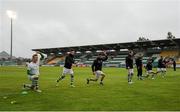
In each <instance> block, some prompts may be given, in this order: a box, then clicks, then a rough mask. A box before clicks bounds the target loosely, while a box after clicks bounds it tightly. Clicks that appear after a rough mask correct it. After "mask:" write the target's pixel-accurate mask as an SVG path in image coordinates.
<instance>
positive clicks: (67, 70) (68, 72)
mask: <svg viewBox="0 0 180 112" xmlns="http://www.w3.org/2000/svg"><path fill="white" fill-rule="evenodd" d="M62 74H63V75H66V74H70V75H73V74H74V72H73V70H72V69H67V68H65V67H64V68H63V73H62Z"/></svg>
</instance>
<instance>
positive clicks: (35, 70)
mask: <svg viewBox="0 0 180 112" xmlns="http://www.w3.org/2000/svg"><path fill="white" fill-rule="evenodd" d="M37 62H38V55H37V54H34V55H33V56H32V62H31V63H29V64H28V68H27V74H28V78H29V80H30V81H32V84H24V88H29V89H32V90H35V91H37V92H41V90H39V86H38V80H39V64H38V63H37Z"/></svg>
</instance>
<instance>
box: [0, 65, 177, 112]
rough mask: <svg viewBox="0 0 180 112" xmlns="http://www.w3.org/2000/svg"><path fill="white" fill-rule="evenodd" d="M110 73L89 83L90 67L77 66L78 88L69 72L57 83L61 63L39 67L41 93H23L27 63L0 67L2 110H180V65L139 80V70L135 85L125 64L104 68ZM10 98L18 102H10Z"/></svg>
mask: <svg viewBox="0 0 180 112" xmlns="http://www.w3.org/2000/svg"><path fill="white" fill-rule="evenodd" d="M103 71H104V72H105V73H106V74H107V75H106V77H105V80H104V86H100V85H99V82H92V83H90V84H89V85H87V84H86V78H88V77H92V76H93V75H92V72H91V68H74V72H75V86H76V87H75V88H71V87H70V86H69V84H70V76H69V75H68V76H67V77H66V78H65V80H63V81H62V82H60V86H59V87H55V81H56V79H57V77H58V76H59V74H60V73H61V72H62V68H60V67H41V68H40V73H41V75H40V80H39V83H40V89H41V90H42V93H36V92H33V91H28V94H27V95H22V94H21V92H22V84H23V83H30V82H29V81H28V79H27V75H26V68H25V67H18V66H17V67H0V111H2V110H6V111H10V110H19V111H20V110H21V111H25V110H32V111H33V110H34V111H38V110H51V111H52V110H138V111H139V110H163V111H165V110H167V111H169V110H180V69H177V71H176V72H174V71H173V70H172V69H168V71H167V75H166V77H165V78H164V79H163V78H162V77H161V76H157V77H156V79H155V80H152V79H150V78H149V79H145V80H143V81H139V80H137V77H136V73H137V72H136V71H135V75H134V77H133V79H134V82H135V83H133V84H132V85H128V83H127V72H126V70H125V69H124V68H104V69H103ZM11 101H16V103H14V104H11V103H10V102H11Z"/></svg>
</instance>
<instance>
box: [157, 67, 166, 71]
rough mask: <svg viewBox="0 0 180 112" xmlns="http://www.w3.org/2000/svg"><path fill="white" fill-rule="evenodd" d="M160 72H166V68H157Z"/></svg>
mask: <svg viewBox="0 0 180 112" xmlns="http://www.w3.org/2000/svg"><path fill="white" fill-rule="evenodd" d="M157 71H158V72H166V68H157Z"/></svg>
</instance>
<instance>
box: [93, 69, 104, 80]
mask: <svg viewBox="0 0 180 112" xmlns="http://www.w3.org/2000/svg"><path fill="white" fill-rule="evenodd" d="M95 75H96V78H97V79H99V77H100V76H102V75H104V73H103V72H102V71H100V70H98V71H95Z"/></svg>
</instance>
